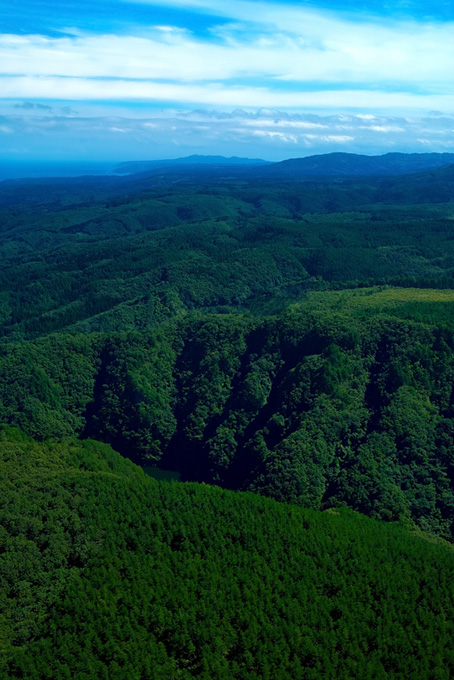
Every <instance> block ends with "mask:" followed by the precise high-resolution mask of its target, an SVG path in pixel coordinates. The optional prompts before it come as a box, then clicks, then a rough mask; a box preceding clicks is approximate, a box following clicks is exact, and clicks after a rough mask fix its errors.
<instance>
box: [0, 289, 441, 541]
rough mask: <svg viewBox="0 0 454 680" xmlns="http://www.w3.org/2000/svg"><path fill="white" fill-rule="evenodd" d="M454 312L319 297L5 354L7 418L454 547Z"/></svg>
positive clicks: (2, 408) (424, 301) (48, 342)
mask: <svg viewBox="0 0 454 680" xmlns="http://www.w3.org/2000/svg"><path fill="white" fill-rule="evenodd" d="M431 299H433V301H434V304H433V306H432V307H431V319H432V321H437V320H439V322H438V323H436V324H435V325H428V324H422V323H420V322H418V323H416V322H411V321H409V320H407V319H406V318H405V317H406V316H408V304H409V303H408V302H407V301H408V300H416V302H413V303H411V304H416V305H420V306H422V307H421V309H423V308H424V305H430V304H431V303H430V300H431ZM418 300H419V301H418ZM453 304H454V294H453V293H451V292H442V291H440V292H436V291H414V290H395V289H387V288H385V289H383V290H378V289H372V290H363V291H354V292H330V293H317V294H315V293H312V294H310V295H308V296H307V298H306V299H305V302H304V303H301V304H299V305H295V306H293V307H290V308H289V309H288V310H287V312H285V313H284V314H282V315H280V316H277V317H269V318H264V319H260V318H257V317H252V316H250V315H246V316H241V315H225V314H224V315H208V314H205V315H203V316H202V315H199V314H193V315H189V316H187V317H185V318H184V319H182V320H181V321H178V322H172V323H167V324H163V325H161V327H160V328H159V329H157V330H155V331H149V332H142V333H139V332H130V333H123V334H121V333H120V334H113V335H110V336H101V335H75V336H68V335H51V336H49V337H48V338H42V339H39V340H37V341H35V342H27V343H19V344H18V345H15V344H10V345H5V346H3V348H2V352H1V355H2V356H0V418H1V419H3V420H4V421H5V422H8V423H10V424H12V425H18V426H21V427H22V428H24V429H25V430H26V431H27V432H28V433H29V434H31V435H33V436H36V437H38V438H41V439H45V438H47V437H49V436H51V437H54V438H61V437H64V436H71V435H79V436H90V437H94V438H96V439H101V440H103V441H105V442H108V443H110V444H112V445H113V446H114V447H115V448H116V449H118V450H119V451H120V452H121V453H123V454H124V455H126V456H129V457H130V458H132V459H133V460H135V461H137V462H141V463H147V461H155V462H159V463H160V465H161V466H163V467H164V468H167V469H173V470H176V471H179V472H180V473H182V474H183V476H184V478H186V479H192V480H198V481H207V482H210V483H213V482H214V483H218V484H220V485H222V486H227V487H230V488H234V489H250V490H254V491H259V492H260V493H263V494H265V495H270V496H273V497H275V498H277V499H279V500H282V501H292V502H294V503H297V504H300V505H306V506H311V507H314V508H317V509H318V508H326V507H332V506H338V505H344V504H347V505H349V506H351V507H353V508H355V509H357V510H360V511H361V512H363V513H366V514H369V515H371V516H373V517H376V518H381V519H387V520H389V519H397V518H399V517H407V518H409V519H411V520H413V521H414V522H416V523H417V524H418V525H419V526H420V527H421V528H423V529H424V530H427V531H432V532H435V533H440V534H441V535H443V536H444V537H446V538H448V539H451V538H452V536H453V531H454V459H453V458H452V456H451V454H450V451H452V450H454V425H453V423H454V410H453V405H454V397H453V388H452V385H453V381H454V332H453V330H452V329H451V324H450V322H449V318H448V314H447V312H446V308H450V307H451V306H452V305H453ZM437 310H438V312H437ZM437 314H438V316H436V315H437ZM434 315H435V316H434ZM399 316H401V317H404V318H401V319H399Z"/></svg>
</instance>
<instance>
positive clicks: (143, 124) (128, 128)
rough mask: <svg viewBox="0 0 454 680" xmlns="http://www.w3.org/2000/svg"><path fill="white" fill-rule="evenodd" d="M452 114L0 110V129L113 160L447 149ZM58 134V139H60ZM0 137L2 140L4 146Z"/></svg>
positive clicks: (13, 140)
mask: <svg viewBox="0 0 454 680" xmlns="http://www.w3.org/2000/svg"><path fill="white" fill-rule="evenodd" d="M453 130H454V116H438V115H434V116H425V117H412V118H409V117H395V116H379V115H377V116H373V115H371V114H358V115H353V114H351V115H344V114H341V115H329V116H320V115H316V114H297V113H293V114H292V113H289V112H285V111H278V110H274V109H261V110H258V111H255V112H251V111H244V110H241V109H238V110H236V111H223V110H213V109H210V110H203V109H198V110H187V111H174V112H172V113H168V114H167V115H165V114H164V113H161V115H160V116H156V117H147V118H125V117H119V116H110V117H85V118H81V117H64V116H53V115H49V116H45V117H44V116H41V117H39V118H37V117H33V116H19V115H11V116H3V117H1V118H0V134H3V135H4V139H7V140H8V144H9V145H10V148H15V149H18V148H22V149H24V150H27V151H24V155H26V154H27V153H28V154H35V155H36V154H39V152H42V150H43V148H46V150H47V156H48V157H51V158H60V157H61V158H63V157H65V156H67V155H68V154H70V155H72V156H73V157H76V158H77V157H80V158H84V157H87V155H88V156H90V154H91V155H92V154H93V152H94V151H96V150H97V151H100V150H101V149H102V150H104V153H103V157H104V158H106V149H107V150H108V153H107V156H108V157H109V158H114V159H116V160H122V159H131V158H137V159H152V158H163V157H178V156H183V155H188V154H191V153H195V152H201V153H222V154H224V155H241V156H250V155H254V156H261V157H264V158H268V159H270V160H280V159H282V158H287V157H289V156H305V155H310V154H315V153H326V152H329V151H332V150H344V151H353V152H357V153H363V152H364V151H365V150H366V149H367V151H368V152H369V153H385V152H386V151H418V150H420V151H426V150H428V149H427V147H428V145H429V147H430V149H431V150H434V151H451V152H453V151H454V136H453ZM63 140H64V144H62V141H63ZM8 144H6V143H5V142H4V148H5V149H6V150H7V149H8Z"/></svg>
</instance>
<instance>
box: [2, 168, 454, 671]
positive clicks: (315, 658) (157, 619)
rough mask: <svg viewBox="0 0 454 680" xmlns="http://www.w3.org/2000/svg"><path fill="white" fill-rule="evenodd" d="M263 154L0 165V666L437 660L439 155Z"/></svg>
mask: <svg viewBox="0 0 454 680" xmlns="http://www.w3.org/2000/svg"><path fill="white" fill-rule="evenodd" d="M350 160H351V159H350ZM354 161H355V159H353V160H351V162H352V163H354ZM401 162H403V161H402V159H400V158H399V163H401ZM271 167H272V166H271ZM267 172H269V166H266V167H265V168H264V169H263V171H262V172H259V170H258V169H256V168H244V167H243V168H241V169H235V168H231V167H229V168H228V169H224V170H222V171H221V169H219V168H218V169H217V171H216V172H214V171H213V172H212V173H210V172H209V170H206V169H204V170H200V169H199V170H198V171H197V172H195V171H194V170H191V169H190V168H185V169H181V168H180V169H177V170H172V171H170V170H168V171H166V172H158V171H157V170H156V171H153V172H152V173H146V172H144V173H141V174H137V175H130V176H127V177H114V176H112V177H99V178H95V177H93V178H89V177H86V178H78V179H59V180H33V181H31V180H20V181H19V180H17V181H6V182H1V183H0V253H1V257H2V265H3V266H2V269H1V272H0V329H1V333H0V423H3V425H2V426H1V430H0V456H1V458H2V462H1V463H0V484H1V487H2V490H1V495H0V680H3V678H5V680H10V679H11V680H12V679H13V678H14V679H15V678H24V680H35V678H36V679H43V680H44V679H47V678H54V679H55V680H60V678H61V679H63V680H65V679H66V678H71V679H73V678H75V679H76V680H92V679H93V678H106V680H123V679H124V680H130V679H132V680H136V679H137V680H142V679H144V680H145V679H148V678H150V679H153V680H154V679H155V678H156V679H158V680H159V678H163V679H164V678H166V679H167V678H170V679H171V678H175V679H178V678H182V679H189V678H193V677H194V678H195V677H197V678H202V679H204V680H212V679H213V680H217V679H219V680H221V679H224V678H225V679H226V680H227V679H230V678H238V679H239V680H243V679H244V680H261V679H262V678H263V679H265V680H266V679H269V680H275V679H276V680H281V679H282V680H293V679H295V680H298V679H299V678H301V680H306V679H307V680H329V679H330V678H333V680H334V678H336V679H338V678H339V679H345V680H354V679H356V678H357V679H358V680H363V679H365V680H368V679H369V678H370V680H376V679H381V678H383V679H384V680H385V679H387V678H396V679H399V680H408V679H409V678H412V680H413V678H416V679H419V678H421V679H424V680H444V679H446V680H448V679H449V678H450V677H452V675H453V673H454V656H453V655H452V652H451V646H452V645H451V644H450V640H451V641H452V637H453V628H454V616H453V613H454V612H453V607H454V598H453V590H452V571H453V570H454V553H453V547H452V544H453V542H454V314H453V312H454V166H450V167H446V168H438V169H437V168H435V169H431V170H429V171H426V172H419V173H417V174H408V175H399V176H397V175H396V176H389V175H387V176H362V175H361V174H359V175H355V173H353V172H352V177H348V176H347V177H346V176H338V177H306V178H296V177H293V178H292V177H291V176H289V172H287V171H286V173H287V174H286V173H283V174H282V176H277V175H270V176H268V175H267V174H266V173H267ZM279 172H281V171H279ZM353 175H355V176H353ZM150 466H157V468H158V469H161V470H164V471H171V472H173V473H174V475H170V476H171V477H172V476H173V477H178V478H179V479H181V480H182V483H181V482H170V483H169V482H166V481H162V482H158V481H156V480H153V479H150V478H149V477H148V476H147V475H146V474H145V473H144V472H143V471H142V470H141V469H140V467H144V468H148V467H150Z"/></svg>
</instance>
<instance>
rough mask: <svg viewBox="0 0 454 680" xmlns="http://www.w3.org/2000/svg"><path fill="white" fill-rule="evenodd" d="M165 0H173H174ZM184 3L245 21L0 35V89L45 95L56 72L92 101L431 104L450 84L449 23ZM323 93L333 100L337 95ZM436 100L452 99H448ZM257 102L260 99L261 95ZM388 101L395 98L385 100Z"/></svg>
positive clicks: (453, 28)
mask: <svg viewBox="0 0 454 680" xmlns="http://www.w3.org/2000/svg"><path fill="white" fill-rule="evenodd" d="M155 4H157V3H155ZM171 4H174V5H180V4H181V3H179V2H178V1H177V0H173V2H172V3H171ZM190 5H191V6H193V7H195V8H199V9H200V10H202V9H203V10H209V11H210V12H214V13H215V14H222V15H225V14H227V13H228V15H229V17H230V18H231V19H232V20H233V19H235V20H241V21H243V22H245V21H246V22H247V24H246V27H247V30H245V29H244V25H243V24H240V25H238V24H237V23H228V24H223V25H222V26H218V27H215V28H213V29H212V36H211V37H212V39H211V40H207V39H204V38H201V37H200V36H199V37H197V36H195V35H193V34H191V33H190V32H189V31H187V30H185V29H184V28H181V27H172V26H155V27H147V30H146V31H144V35H143V36H142V37H137V36H120V35H96V36H94V35H78V36H72V37H68V36H66V37H61V38H55V37H54V38H51V37H46V36H43V35H24V36H22V35H2V36H0V63H2V65H3V66H2V77H1V80H0V87H1V90H2V92H3V93H4V95H3V96H6V97H21V96H22V97H27V96H30V97H36V96H37V92H36V91H37V89H38V88H39V87H40V86H41V88H42V97H44V98H52V97H53V96H55V91H52V90H51V89H50V88H49V84H51V87H53V86H55V84H56V80H55V79H56V78H59V79H61V81H60V82H59V83H58V90H62V91H63V92H64V94H65V97H67V98H68V99H79V98H80V97H95V98H96V92H94V90H96V89H97V90H98V92H99V98H101V99H103V98H105V97H113V98H115V99H117V100H118V99H120V98H121V97H125V98H126V97H134V98H143V99H149V100H153V99H154V98H157V99H159V100H162V99H164V98H168V99H174V100H175V101H178V100H179V97H180V92H181V93H182V95H183V101H194V102H195V101H197V97H199V99H198V101H199V102H200V103H207V102H209V100H210V94H212V98H211V103H212V104H213V105H216V104H219V103H220V102H221V100H222V101H223V103H227V101H226V99H228V95H229V94H231V103H232V105H237V104H238V103H239V96H240V97H241V93H240V95H239V96H238V93H239V90H240V89H243V90H244V96H245V100H244V102H243V104H244V105H249V102H248V101H246V99H247V96H248V93H249V92H251V93H252V92H257V91H258V92H260V90H262V91H263V92H270V93H272V94H273V97H274V101H275V104H276V105H277V106H294V105H296V106H297V105H301V103H303V104H304V103H305V102H306V101H307V100H306V99H304V97H301V96H299V97H298V95H299V94H300V91H301V90H304V91H309V92H312V93H314V95H315V96H314V97H312V101H314V100H316V99H317V95H318V97H319V99H320V102H321V105H322V106H326V105H327V101H326V99H327V98H326V97H324V96H323V94H324V93H326V92H332V91H333V89H337V88H344V89H349V90H350V91H355V90H363V91H367V90H369V89H372V90H374V91H376V92H381V93H383V94H387V95H392V94H397V93H401V94H405V95H408V93H412V94H413V95H419V96H420V97H423V96H425V97H427V100H426V101H427V103H428V104H429V98H430V97H434V105H433V106H431V105H430V104H429V108H434V107H435V106H439V104H438V103H437V100H436V98H437V97H438V98H439V97H441V96H445V97H446V96H448V97H449V95H450V93H451V92H452V91H453V84H454V83H453V81H454V75H453V69H452V64H453V63H454V47H453V42H452V35H453V32H454V24H434V23H430V24H420V23H416V22H413V23H409V22H393V23H389V22H384V23H382V24H381V25H380V24H378V25H377V23H375V24H373V23H372V22H368V21H363V22H360V21H358V20H355V21H353V20H349V19H348V17H344V16H336V15H331V14H327V13H326V12H316V11H308V10H307V9H302V8H297V7H294V6H290V5H289V6H288V7H285V8H284V9H283V6H282V5H275V4H273V3H261V2H259V3H252V2H242V1H240V0H237V1H236V2H230V3H213V2H211V1H209V0H206V1H205V0H200V2H191V3H190ZM219 5H222V6H224V7H225V8H228V11H227V9H224V10H221V9H220V8H219ZM257 17H259V21H258V20H257ZM36 79H39V80H36ZM49 79H51V80H49ZM71 79H73V80H71ZM128 80H134V83H127V81H128ZM112 81H113V84H114V85H115V87H114V88H113V87H112ZM251 82H254V86H252V87H251ZM162 83H165V85H166V86H169V85H173V86H174V87H175V86H176V85H178V86H179V88H180V89H179V90H173V89H171V88H170V89H168V91H167V93H166V90H165V87H163V86H162V85H161V84H162ZM197 83H198V84H203V87H202V88H201V89H200V94H198V92H197V90H196V89H195V88H194V87H193V88H192V90H189V89H188V88H186V91H187V92H188V93H189V92H191V94H190V95H187V96H184V87H183V85H184V84H197ZM206 84H212V88H211V89H208V90H207V89H206V87H205V86H206ZM221 84H222V89H223V90H225V91H226V93H227V94H226V97H225V98H224V99H222V97H220V94H219V90H220V89H221V88H220V85H221ZM257 84H258V85H260V88H257ZM347 86H348V87H347ZM202 95H203V96H202ZM330 97H334V105H335V106H338V104H339V101H338V98H337V97H336V96H335V95H331V94H330V95H329V97H328V99H329V98H330ZM345 100H346V98H344V101H345ZM406 101H407V104H408V105H410V106H411V105H412V103H411V102H409V101H408V99H407V100H406ZM439 101H441V102H442V103H443V102H444V103H443V105H444V106H449V107H450V106H452V100H450V99H449V98H448V99H447V100H439ZM257 103H259V104H260V103H262V104H264V101H263V98H262V101H261V102H257ZM345 103H346V104H348V101H345ZM356 103H357V100H355V101H353V102H352V105H353V106H355V105H356ZM414 103H415V104H416V103H417V98H415V99H414ZM407 104H405V103H404V104H403V105H404V106H405V105H407ZM308 105H313V104H310V103H308ZM359 105H360V106H362V102H359ZM388 105H389V106H395V105H399V102H398V100H397V99H396V98H393V97H390V98H389V104H388Z"/></svg>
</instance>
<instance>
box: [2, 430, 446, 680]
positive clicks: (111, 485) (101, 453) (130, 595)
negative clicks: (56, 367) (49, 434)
mask: <svg viewBox="0 0 454 680" xmlns="http://www.w3.org/2000/svg"><path fill="white" fill-rule="evenodd" d="M0 438H1V456H2V458H1V463H2V466H1V470H2V478H1V481H0V484H1V495H0V503H1V505H0V507H1V512H2V520H3V521H2V527H1V530H0V531H1V533H0V550H1V553H0V557H1V562H0V565H1V571H0V574H1V578H2V584H3V588H2V594H1V600H0V603H1V610H0V650H1V654H0V677H1V678H24V679H26V680H35V679H39V680H41V679H42V680H54V679H55V680H61V679H62V678H68V679H69V678H71V679H74V680H93V678H114V679H115V680H117V679H118V680H120V679H122V680H141V679H142V678H156V679H160V678H162V679H163V680H172V679H173V678H175V679H179V678H182V679H184V680H190V678H202V679H203V680H212V679H213V678H217V679H219V680H221V679H225V680H230V678H244V679H247V680H275V679H277V680H281V679H282V680H291V679H292V680H293V679H298V678H301V679H303V678H304V679H306V678H308V679H312V678H313V679H314V680H318V679H319V678H324V679H326V680H350V678H364V679H365V680H368V679H370V680H376V679H377V678H384V679H385V678H386V679H388V678H414V679H415V680H417V679H419V678H437V680H449V678H450V677H452V673H453V671H454V652H453V649H452V637H453V634H454V599H453V592H452V582H453V579H454V553H453V549H452V547H451V546H449V545H448V544H446V543H444V542H442V541H437V540H435V539H433V538H430V537H429V536H428V535H426V534H418V533H416V534H415V533H410V532H409V530H408V528H406V527H405V526H403V525H399V524H393V523H387V524H385V523H379V522H377V521H374V520H372V519H368V518H366V517H364V516H361V515H359V514H356V513H354V512H352V511H351V510H347V509H345V508H343V509H340V510H331V511H325V512H314V511H311V510H307V509H303V508H299V507H297V506H295V505H289V504H282V503H276V502H275V501H272V500H270V499H266V498H263V497H260V496H259V495H257V494H250V493H249V494H245V493H241V494H240V493H235V492H232V491H227V490H223V489H219V488H216V487H213V486H209V485H201V484H180V483H178V482H174V483H168V482H161V483H158V482H156V481H154V480H152V479H150V478H149V477H146V475H145V474H144V473H143V472H142V471H141V470H140V468H138V467H136V466H135V465H133V464H132V463H130V462H129V461H127V460H125V459H124V458H122V457H121V456H120V455H119V454H117V453H116V452H114V451H113V450H112V449H111V448H110V447H108V446H107V445H105V444H100V443H97V442H94V441H90V440H86V441H84V442H77V441H74V440H70V441H67V442H64V443H55V442H45V443H41V444H39V443H36V442H34V441H33V440H31V439H30V438H28V437H26V436H25V435H23V434H21V433H20V432H19V431H17V430H13V429H8V428H3V429H2V431H1V432H0Z"/></svg>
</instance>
